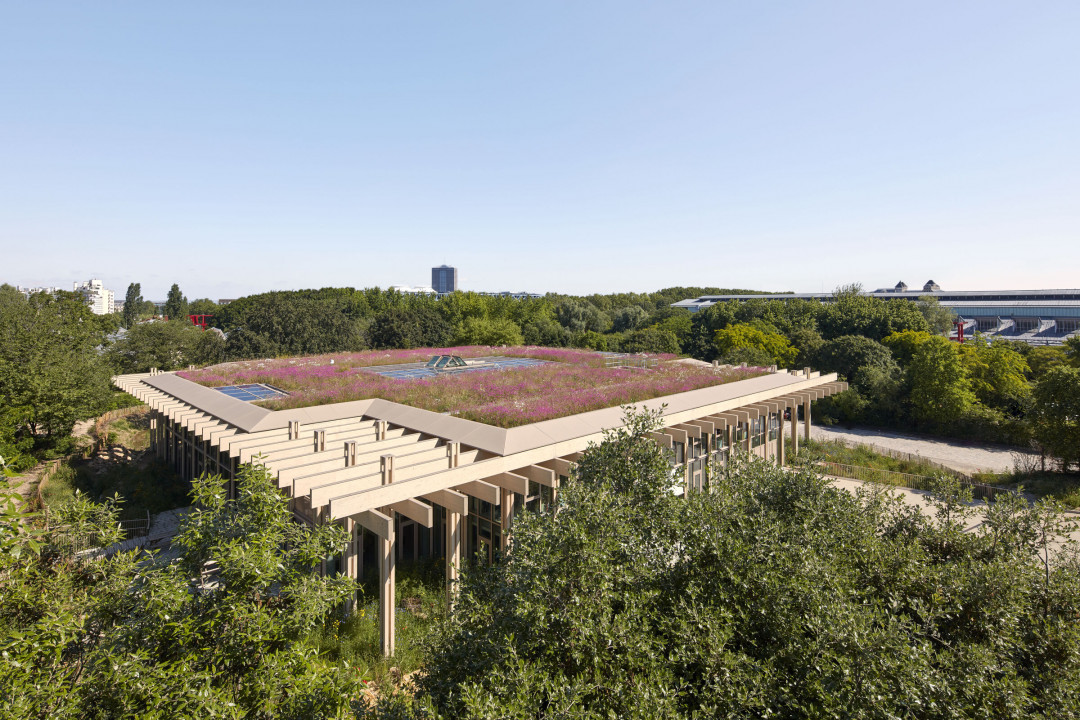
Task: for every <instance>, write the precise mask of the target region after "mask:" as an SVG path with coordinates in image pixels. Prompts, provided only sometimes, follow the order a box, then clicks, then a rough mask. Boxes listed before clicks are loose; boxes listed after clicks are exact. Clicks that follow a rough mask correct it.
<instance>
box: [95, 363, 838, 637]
mask: <svg viewBox="0 0 1080 720" xmlns="http://www.w3.org/2000/svg"><path fill="white" fill-rule="evenodd" d="M714 367H716V369H717V370H721V369H722V368H721V367H719V366H714ZM114 383H115V384H116V386H117V387H119V388H120V389H122V390H124V391H126V392H128V393H130V394H131V395H133V396H135V397H136V398H138V399H140V400H142V401H143V402H145V403H147V404H148V405H149V406H150V407H151V409H152V416H151V431H150V432H151V448H152V450H153V451H154V452H156V453H157V454H158V455H159V456H160V457H162V458H164V459H166V460H167V461H168V462H170V463H171V464H172V466H173V467H174V468H175V469H176V471H177V472H178V473H179V474H180V475H181V476H182V477H185V478H194V477H197V476H199V475H200V474H202V473H204V472H206V473H212V474H218V473H219V474H221V475H223V476H224V477H226V478H231V479H235V477H236V475H237V471H238V468H239V466H240V465H241V464H243V463H248V462H253V461H254V462H256V463H260V464H263V465H264V466H265V467H266V469H267V470H268V472H269V473H270V474H271V475H272V476H273V477H274V478H275V479H276V482H277V485H278V487H279V488H280V489H281V490H282V491H283V492H284V493H285V494H286V495H287V496H288V497H289V498H290V503H291V506H292V509H293V513H294V515H295V517H296V518H297V520H298V521H301V522H305V523H309V524H314V523H319V522H336V523H341V524H342V525H343V526H344V527H345V529H346V530H347V531H348V533H349V536H350V538H351V539H350V541H349V543H348V545H347V547H346V548H345V549H344V551H343V552H342V554H341V555H340V556H338V557H334V558H328V559H327V560H326V561H325V562H324V563H323V571H324V572H338V571H340V572H343V573H345V574H347V575H349V576H350V577H353V578H358V577H360V576H361V575H362V574H363V567H364V565H365V564H377V565H378V567H379V576H380V627H381V631H380V632H381V642H382V649H383V652H384V653H385V654H387V655H393V654H394V607H395V597H394V595H395V590H394V582H395V566H396V563H397V562H398V560H401V559H405V558H416V557H419V556H425V555H426V556H436V557H442V558H443V559H444V563H445V572H446V582H447V596H448V601H449V602H451V603H452V602H453V594H454V589H455V586H456V579H457V576H458V569H459V568H460V566H461V562H462V559H463V558H466V557H475V556H476V555H477V554H479V555H480V556H481V557H486V558H489V559H490V558H493V557H494V556H495V555H496V554H497V553H499V552H505V551H507V550H508V538H509V534H508V533H509V531H510V529H511V527H512V524H513V518H514V516H515V514H516V513H519V512H525V511H537V512H543V511H546V510H548V509H549V508H550V507H551V506H552V505H553V504H556V503H557V502H558V492H559V487H560V485H561V484H562V483H565V482H566V481H567V480H568V478H569V477H570V474H571V471H572V468H573V465H574V463H575V461H576V460H577V459H578V458H579V457H580V456H581V454H582V453H583V452H584V451H585V450H586V449H587V448H588V447H589V445H590V444H591V443H596V442H600V441H601V440H602V439H603V436H604V432H605V431H606V430H610V429H613V428H618V427H621V426H622V425H623V411H622V409H621V408H618V407H613V408H605V409H602V410H593V411H589V412H583V413H579V414H577V415H572V416H568V417H561V418H556V419H553V420H546V421H542V422H537V423H533V424H530V425H524V426H519V427H513V428H499V427H494V426H490V425H486V424H484V423H479V422H475V421H471V420H466V419H463V418H459V417H454V416H451V415H444V414H441V413H436V412H431V411H427V410H422V409H418V408H414V407H409V406H406V405H401V404H398V403H394V402H390V401H387V400H381V399H369V400H359V401H351V402H342V403H336V404H331V405H321V406H316V407H305V408H299V409H291V410H279V411H271V410H267V409H265V408H262V407H258V406H256V405H252V404H251V403H249V402H245V401H243V400H240V399H238V398H236V397H231V396H229V395H227V394H224V393H222V392H219V391H218V390H216V389H213V388H208V387H204V386H202V385H198V384H196V383H193V382H191V381H189V380H186V379H184V378H181V377H179V376H177V375H175V374H171V373H150V374H139V375H125V376H120V377H117V378H114ZM846 387H847V385H846V383H843V382H838V381H837V379H836V375H835V374H833V375H824V376H823V375H821V374H819V373H815V372H811V371H810V369H809V368H806V369H805V370H803V371H800V372H790V371H786V370H780V371H775V369H774V372H771V373H769V374H766V375H762V376H758V377H753V378H749V379H745V380H739V381H737V382H731V383H727V384H721V385H716V386H712V387H706V388H702V389H699V390H693V391H690V392H683V393H678V394H675V395H669V396H666V397H660V398H655V399H653V400H648V401H644V402H642V403H639V405H640V406H643V407H645V408H648V409H650V410H656V411H658V412H660V413H661V417H662V422H663V424H664V427H663V429H661V430H660V431H658V432H655V433H653V435H652V439H653V440H654V441H656V442H657V443H659V444H661V445H662V446H663V447H665V448H667V449H669V450H670V453H669V457H670V459H671V462H672V467H673V470H672V483H673V492H676V493H680V494H685V493H691V492H701V491H703V490H706V489H707V485H708V473H709V471H710V468H712V469H716V468H717V467H720V466H722V465H724V464H726V463H727V461H728V459H729V458H730V457H731V455H732V453H736V452H738V453H747V454H752V455H756V456H759V457H763V458H769V459H774V460H775V461H776V462H778V463H781V464H782V463H783V462H784V452H785V447H784V437H783V435H784V434H783V423H784V422H785V418H787V419H789V420H790V422H791V430H792V437H793V438H794V439H795V448H796V451H797V448H798V435H797V432H796V423H797V422H799V411H800V409H801V410H802V424H803V432H804V436H805V437H809V432H810V417H811V416H810V403H811V402H813V401H814V400H817V399H820V398H823V397H827V396H829V395H832V394H834V393H837V392H841V391H843V390H844V389H846ZM230 492H231V493H235V488H233V489H232V490H230Z"/></svg>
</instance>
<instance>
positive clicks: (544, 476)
mask: <svg viewBox="0 0 1080 720" xmlns="http://www.w3.org/2000/svg"><path fill="white" fill-rule="evenodd" d="M514 472H515V473H517V474H518V475H524V476H525V477H527V478H529V479H530V480H532V481H533V482H534V483H540V484H541V485H546V486H547V487H552V488H553V487H559V478H558V476H557V475H555V471H554V470H552V469H551V468H546V467H540V466H539V465H527V466H525V467H523V468H519V469H517V470H515V471H514Z"/></svg>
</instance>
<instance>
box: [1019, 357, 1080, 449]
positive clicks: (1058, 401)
mask: <svg viewBox="0 0 1080 720" xmlns="http://www.w3.org/2000/svg"><path fill="white" fill-rule="evenodd" d="M1031 422H1032V426H1033V431H1034V434H1035V439H1036V440H1038V441H1039V444H1041V445H1042V446H1043V448H1044V449H1045V450H1046V451H1047V453H1049V454H1050V455H1051V456H1053V457H1054V458H1056V459H1057V460H1058V462H1059V463H1061V467H1062V469H1063V470H1068V469H1069V468H1070V467H1071V466H1073V465H1077V464H1080V369H1078V368H1073V367H1067V366H1065V365H1058V366H1056V367H1053V368H1050V369H1049V370H1047V371H1046V375H1044V376H1043V378H1042V379H1041V380H1040V381H1039V382H1038V383H1036V385H1035V390H1034V393H1033V398H1032V407H1031Z"/></svg>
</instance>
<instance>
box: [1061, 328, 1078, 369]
mask: <svg viewBox="0 0 1080 720" xmlns="http://www.w3.org/2000/svg"><path fill="white" fill-rule="evenodd" d="M1064 350H1065V360H1066V362H1068V363H1069V364H1070V365H1072V366H1073V367H1080V335H1073V336H1072V337H1071V338H1067V339H1066V340H1065V348H1064Z"/></svg>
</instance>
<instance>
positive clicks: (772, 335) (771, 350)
mask: <svg viewBox="0 0 1080 720" xmlns="http://www.w3.org/2000/svg"><path fill="white" fill-rule="evenodd" d="M714 342H715V343H716V352H717V354H718V355H719V356H720V357H721V358H722V359H723V360H724V361H725V362H736V361H741V360H740V359H739V358H738V357H736V356H735V355H734V353H736V352H737V351H740V350H750V351H756V352H757V357H760V358H762V359H765V358H767V359H768V362H767V363H765V364H766V365H773V364H775V365H779V366H780V367H790V366H791V364H792V363H793V362H794V360H795V355H796V351H795V350H794V349H793V348H792V347H791V344H790V343H789V342H788V339H787V338H786V337H784V336H783V335H781V334H780V333H777V332H770V331H769V330H768V329H765V328H762V327H761V326H760V325H747V324H736V325H731V326H729V327H726V328H723V329H721V330H717V331H716V335H715V337H714ZM755 364H757V363H755Z"/></svg>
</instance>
